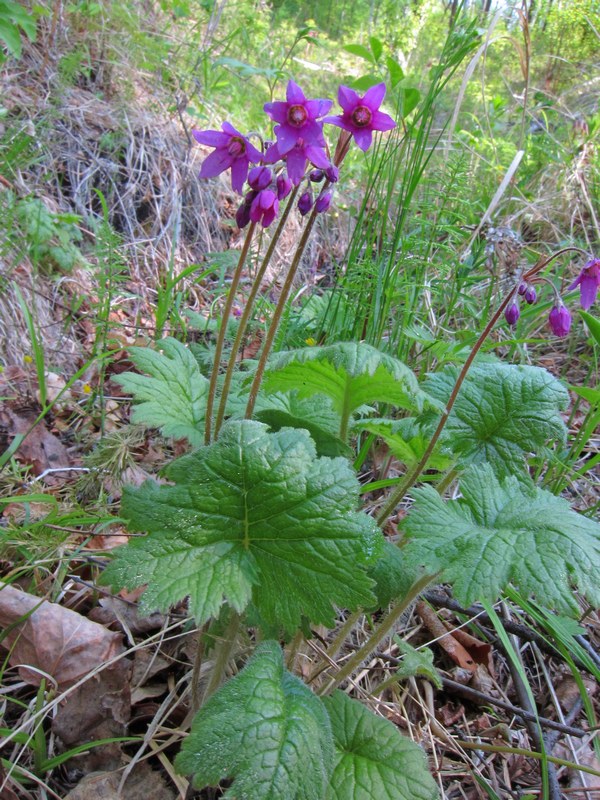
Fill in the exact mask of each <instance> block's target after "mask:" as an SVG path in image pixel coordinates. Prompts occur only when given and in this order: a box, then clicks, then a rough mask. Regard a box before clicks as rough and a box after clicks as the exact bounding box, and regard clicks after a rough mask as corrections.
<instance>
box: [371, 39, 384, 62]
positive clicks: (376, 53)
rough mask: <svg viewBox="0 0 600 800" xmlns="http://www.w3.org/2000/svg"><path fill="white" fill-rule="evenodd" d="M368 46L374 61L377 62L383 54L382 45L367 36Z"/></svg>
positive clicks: (377, 40)
mask: <svg viewBox="0 0 600 800" xmlns="http://www.w3.org/2000/svg"><path fill="white" fill-rule="evenodd" d="M369 44H370V45H371V52H372V53H373V57H374V59H375V61H379V59H380V58H381V54H382V53H383V44H382V43H381V42H380V40H379V39H376V38H375V36H369Z"/></svg>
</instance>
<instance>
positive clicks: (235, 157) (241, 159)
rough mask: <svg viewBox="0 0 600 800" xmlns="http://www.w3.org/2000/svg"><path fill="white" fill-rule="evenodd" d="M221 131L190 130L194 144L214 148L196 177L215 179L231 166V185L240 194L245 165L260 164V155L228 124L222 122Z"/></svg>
mask: <svg viewBox="0 0 600 800" xmlns="http://www.w3.org/2000/svg"><path fill="white" fill-rule="evenodd" d="M221 128H222V129H223V130H222V131H195V130H193V131H192V134H193V136H194V139H195V140H196V141H197V142H199V143H200V144H205V145H208V146H209V147H214V148H215V149H214V151H213V152H212V153H211V154H210V155H209V156H207V158H205V159H204V161H203V162H202V167H201V169H200V177H201V178H215V177H216V176H217V175H220V174H221V172H225V170H226V169H229V168H230V167H231V185H232V187H233V189H234V191H236V192H238V194H242V192H243V189H244V181H245V180H246V177H247V175H248V165H249V164H258V163H260V161H262V153H261V152H260V150H257V149H256V147H254V146H253V145H252V144H250V142H249V141H248V138H247V137H246V136H243V135H242V134H241V133H240V132H239V131H237V130H236V129H235V128H234V127H233V125H230V124H229V122H224V123H223V124H222V125H221Z"/></svg>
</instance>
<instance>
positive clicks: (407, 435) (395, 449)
mask: <svg viewBox="0 0 600 800" xmlns="http://www.w3.org/2000/svg"><path fill="white" fill-rule="evenodd" d="M354 428H355V430H364V431H368V432H369V433H374V434H376V435H377V436H379V437H381V439H383V441H384V442H385V443H386V444H387V446H388V447H389V448H390V452H391V453H392V454H393V455H394V456H395V457H396V458H397V459H398V461H400V462H402V463H403V464H406V465H408V466H414V465H415V464H418V463H419V461H420V460H421V457H422V456H423V454H424V452H425V450H426V449H427V446H428V444H429V439H430V432H429V431H427V428H426V426H425V425H424V424H422V423H420V422H419V421H418V420H416V419H415V418H414V417H404V418H403V419H375V420H365V421H359V422H357V423H356V424H355V426H354ZM439 451H440V448H439V447H437V448H436V450H435V451H434V453H433V455H432V456H431V458H430V459H429V462H428V464H429V468H430V469H437V470H440V471H442V470H445V469H447V468H448V467H449V466H450V465H451V464H452V460H453V459H452V457H451V456H449V455H444V454H443V453H440V452H439Z"/></svg>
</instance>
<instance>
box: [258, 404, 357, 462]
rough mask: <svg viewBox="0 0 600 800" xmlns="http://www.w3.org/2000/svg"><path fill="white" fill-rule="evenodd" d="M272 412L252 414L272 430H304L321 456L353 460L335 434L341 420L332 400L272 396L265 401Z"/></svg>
mask: <svg viewBox="0 0 600 800" xmlns="http://www.w3.org/2000/svg"><path fill="white" fill-rule="evenodd" d="M268 399H269V400H270V401H272V402H273V403H274V406H275V407H273V408H263V409H261V410H260V411H258V412H256V413H255V415H254V416H255V417H256V418H257V419H258V420H259V422H266V424H267V425H268V426H269V427H270V428H271V430H274V431H278V430H280V429H281V428H286V427H287V428H304V429H305V430H307V431H308V432H309V433H310V435H311V436H312V438H313V440H314V442H315V444H316V446H317V453H318V454H319V455H320V456H332V457H335V456H344V457H345V458H352V457H353V455H354V451H353V450H352V448H351V447H348V445H347V444H346V443H345V442H343V441H342V440H341V439H340V438H339V437H338V436H337V433H338V432H339V429H340V416H339V414H336V412H335V411H334V410H333V408H332V406H331V400H330V399H329V398H328V397H325V396H324V395H315V396H314V397H305V398H302V397H298V392H297V391H296V390H294V391H293V392H286V393H285V394H284V393H281V392H278V393H277V394H273V395H271V396H270V397H269V398H268Z"/></svg>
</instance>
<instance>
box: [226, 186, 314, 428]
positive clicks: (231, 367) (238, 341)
mask: <svg viewBox="0 0 600 800" xmlns="http://www.w3.org/2000/svg"><path fill="white" fill-rule="evenodd" d="M299 188H300V185H298V186H296V187H295V189H294V191H293V192H292V194H291V195H290V199H289V200H288V203H287V205H286V207H285V210H284V212H283V214H282V215H281V219H280V220H279V224H278V225H277V228H276V230H275V233H274V234H273V238H272V239H271V242H270V243H269V247H268V249H267V252H266V253H265V257H264V258H263V262H262V264H261V266H260V269H259V271H258V273H257V275H256V277H255V278H254V280H253V282H252V289H251V291H250V295H249V296H248V299H247V300H246V305H245V307H244V313H243V314H242V316H241V319H240V324H239V327H238V332H237V335H236V337H235V341H234V343H233V348H232V350H231V354H230V356H229V364H228V365H227V372H226V373H225V380H224V382H223V390H222V392H221V401H220V403H219V411H218V412H217V419H216V421H215V436H217V434H218V433H219V431H220V430H221V425H222V424H223V418H224V417H225V407H226V405H227V397H228V395H229V389H230V388H231V380H232V378H233V373H234V371H235V366H236V356H237V354H238V352H239V349H240V347H241V345H242V340H243V338H244V334H245V333H246V328H247V327H248V321H249V320H250V316H251V314H252V311H253V309H254V301H255V300H256V295H257V294H258V292H259V290H260V287H261V282H262V279H263V277H264V275H265V272H266V271H267V267H268V266H269V263H270V261H271V258H272V256H273V253H274V252H275V247H276V246H277V242H278V241H279V237H280V236H281V233H282V231H283V228H284V227H285V223H286V222H287V218H288V217H289V215H290V211H291V210H292V207H293V205H294V200H295V199H296V195H297V194H298V189H299Z"/></svg>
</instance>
